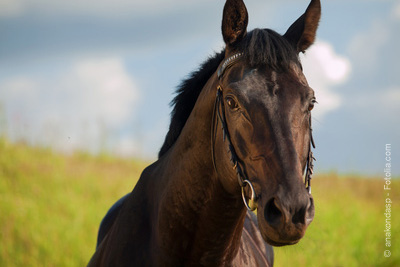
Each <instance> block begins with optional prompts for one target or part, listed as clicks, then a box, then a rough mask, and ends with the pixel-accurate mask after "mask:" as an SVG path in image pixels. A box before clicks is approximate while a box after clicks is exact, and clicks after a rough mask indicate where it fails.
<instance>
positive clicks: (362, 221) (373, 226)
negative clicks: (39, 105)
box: [0, 139, 400, 266]
mask: <svg viewBox="0 0 400 267" xmlns="http://www.w3.org/2000/svg"><path fill="white" fill-rule="evenodd" d="M145 166H146V163H145V162H141V161H138V160H126V159H118V158H113V157H110V156H106V155H101V156H90V155H88V154H85V153H76V154H74V155H70V156H65V155H62V154H58V153H54V152H52V151H51V150H49V149H43V148H33V147H28V146H26V145H23V144H11V143H9V142H7V141H6V140H4V139H0V266H85V265H86V264H87V262H88V261H89V259H90V257H91V255H92V253H93V252H94V248H95V243H96V236H97V230H98V226H99V223H100V221H101V219H102V217H103V216H104V214H105V212H106V211H107V209H108V208H109V207H110V205H111V204H112V203H114V202H115V201H116V200H117V199H118V198H119V197H121V196H122V195H124V194H126V193H128V192H130V191H131V190H132V188H133V187H134V184H135V182H136V181H137V179H138V177H139V175H140V173H141V171H142V170H143V168H144V167H145ZM392 182H393V183H392V185H391V186H392V190H391V192H390V194H391V195H390V197H391V199H392V201H393V207H392V216H393V218H392V229H391V230H392V232H391V234H392V246H391V248H390V251H391V254H392V255H391V257H389V258H385V257H384V255H383V254H384V251H385V250H386V247H385V233H384V229H385V217H384V210H385V206H384V201H385V196H384V193H385V192H384V190H383V179H378V178H376V179H373V178H368V179H366V178H362V177H338V176H337V175H335V174H326V175H319V176H316V177H315V178H314V180H313V195H314V200H315V206H316V215H315V219H314V222H313V223H312V224H311V225H310V227H309V229H308V231H307V233H306V236H305V237H304V238H303V240H302V241H301V242H300V243H299V244H298V245H295V246H291V247H283V248H276V249H275V265H276V266H400V247H399V245H400V242H399V241H398V240H399V239H400V231H399V226H400V224H399V216H400V204H399V202H400V180H396V181H393V180H392Z"/></svg>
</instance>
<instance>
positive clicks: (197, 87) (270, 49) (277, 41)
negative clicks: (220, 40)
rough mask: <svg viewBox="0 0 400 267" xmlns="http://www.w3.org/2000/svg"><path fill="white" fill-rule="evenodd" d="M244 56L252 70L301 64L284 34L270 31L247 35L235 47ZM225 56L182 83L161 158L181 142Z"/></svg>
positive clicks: (216, 57)
mask: <svg viewBox="0 0 400 267" xmlns="http://www.w3.org/2000/svg"><path fill="white" fill-rule="evenodd" d="M235 49H236V50H238V51H241V52H243V53H244V56H245V59H246V62H247V64H249V65H250V66H251V67H257V66H261V65H264V66H265V65H266V66H268V67H269V68H272V69H274V70H276V71H284V70H286V69H288V68H289V65H290V62H295V63H298V64H300V63H299V59H298V55H297V52H296V50H295V49H294V47H292V46H291V45H290V44H289V42H288V41H287V40H286V39H285V38H284V37H282V36H281V35H280V34H278V33H276V32H275V31H272V30H270V29H264V30H261V29H255V30H253V31H251V32H249V33H248V34H247V36H246V37H245V38H244V40H243V41H242V42H241V43H240V44H238V45H237V47H235ZM224 57H225V50H223V51H221V52H219V53H216V54H215V55H214V56H213V57H210V58H208V60H206V61H205V62H204V63H203V64H202V65H201V66H200V68H199V69H198V70H197V71H194V72H192V73H191V74H190V75H189V77H188V78H187V79H186V80H184V81H182V83H181V85H180V86H179V87H178V89H177V90H176V96H175V97H174V99H173V100H172V101H171V106H173V110H172V112H171V124H170V126H169V131H168V133H167V136H166V137H165V141H164V144H163V145H162V147H161V149H160V152H159V153H158V156H159V157H161V156H163V155H164V154H165V153H166V152H167V151H168V150H169V149H170V148H171V147H172V146H173V144H174V143H175V141H176V140H177V139H178V137H179V135H180V133H181V131H182V129H183V127H184V126H185V123H186V121H187V119H188V118H189V115H190V113H191V112H192V110H193V107H194V105H195V103H196V101H197V98H198V96H199V94H200V92H201V90H202V89H203V87H204V85H205V84H206V82H207V81H208V79H209V78H210V77H211V76H212V74H213V73H214V72H215V71H216V70H217V68H218V66H219V64H220V63H221V62H222V60H223V59H224Z"/></svg>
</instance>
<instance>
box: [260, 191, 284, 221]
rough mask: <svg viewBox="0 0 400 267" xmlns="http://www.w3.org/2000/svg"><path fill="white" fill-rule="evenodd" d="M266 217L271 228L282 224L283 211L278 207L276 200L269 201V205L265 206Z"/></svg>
mask: <svg viewBox="0 0 400 267" xmlns="http://www.w3.org/2000/svg"><path fill="white" fill-rule="evenodd" d="M264 217H265V220H266V221H267V222H268V224H270V225H271V226H277V225H279V224H280V222H281V218H282V211H281V210H280V208H279V207H278V206H277V205H276V203H275V199H274V198H272V199H271V200H270V201H268V203H267V205H266V206H265V209H264Z"/></svg>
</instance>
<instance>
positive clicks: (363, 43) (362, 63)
mask: <svg viewBox="0 0 400 267" xmlns="http://www.w3.org/2000/svg"><path fill="white" fill-rule="evenodd" d="M390 35H391V32H390V27H388V25H387V23H386V22H384V21H378V20H377V21H374V22H373V24H372V27H371V28H370V29H369V30H368V31H366V32H362V33H359V34H358V35H356V36H355V37H354V38H353V40H352V41H351V42H350V44H349V55H351V57H352V58H353V60H354V62H358V64H357V65H358V67H359V68H362V69H365V70H372V69H374V67H375V65H376V64H377V61H378V59H379V56H380V53H381V49H382V48H383V47H384V46H385V44H387V43H388V42H389V40H390Z"/></svg>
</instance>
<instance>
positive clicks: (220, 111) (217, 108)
mask: <svg viewBox="0 0 400 267" xmlns="http://www.w3.org/2000/svg"><path fill="white" fill-rule="evenodd" d="M242 56H243V53H237V54H234V55H233V56H231V57H229V58H227V59H226V60H225V61H224V62H223V63H222V65H221V66H220V68H219V69H218V71H217V76H218V79H219V85H218V86H217V94H216V98H215V102H214V110H213V118H212V127H211V154H212V162H213V165H214V169H215V171H216V172H217V173H218V171H217V166H216V163H215V151H214V145H215V135H216V127H217V125H218V121H220V122H221V128H222V132H223V140H224V141H227V142H228V153H229V154H230V161H231V162H232V165H233V169H234V170H235V171H236V175H237V179H238V183H239V185H240V187H241V189H242V198H243V202H244V204H245V206H246V208H247V209H248V210H250V211H253V210H255V209H256V208H257V195H256V193H255V190H254V187H253V184H252V183H251V182H250V180H249V179H248V178H247V176H246V174H245V173H244V168H243V167H242V164H243V163H242V162H241V160H240V159H239V157H238V155H237V154H236V150H235V148H234V146H233V144H232V139H231V136H230V134H229V130H228V125H227V119H226V114H225V105H224V101H223V88H222V85H221V82H222V77H223V74H224V73H225V71H226V70H227V69H228V68H230V67H231V66H232V65H233V64H235V63H236V62H237V61H238V60H239V59H240V58H241V57H242ZM309 125H310V146H309V151H308V156H307V164H306V174H305V185H306V187H307V190H308V192H309V194H311V178H312V174H313V168H314V164H313V160H315V158H314V155H313V153H312V151H311V147H313V148H315V143H314V139H313V136H312V127H311V114H310V121H309ZM247 185H249V187H250V190H251V197H250V200H249V202H247V199H246V196H245V193H244V188H245V187H246V186H247Z"/></svg>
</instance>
